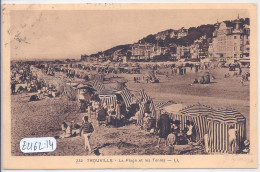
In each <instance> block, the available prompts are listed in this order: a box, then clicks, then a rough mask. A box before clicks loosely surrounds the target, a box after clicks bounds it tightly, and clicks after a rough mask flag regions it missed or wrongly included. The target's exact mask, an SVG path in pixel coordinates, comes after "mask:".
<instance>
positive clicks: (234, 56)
mask: <svg viewBox="0 0 260 172" xmlns="http://www.w3.org/2000/svg"><path fill="white" fill-rule="evenodd" d="M249 36H250V29H249V25H247V24H244V25H243V24H242V22H241V21H240V19H239V18H238V19H236V20H234V21H226V22H221V23H217V24H216V25H215V31H214V33H213V39H212V43H210V45H209V49H208V50H209V57H211V58H216V59H217V60H219V61H223V62H234V61H238V60H239V59H245V58H249V51H250V48H249V45H250V42H249Z"/></svg>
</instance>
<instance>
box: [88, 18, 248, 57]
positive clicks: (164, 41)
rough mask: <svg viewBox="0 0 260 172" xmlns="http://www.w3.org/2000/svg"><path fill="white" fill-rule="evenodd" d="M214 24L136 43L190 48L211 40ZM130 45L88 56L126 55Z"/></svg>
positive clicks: (169, 32)
mask: <svg viewBox="0 0 260 172" xmlns="http://www.w3.org/2000/svg"><path fill="white" fill-rule="evenodd" d="M240 21H241V23H242V24H247V25H249V24H250V21H249V18H245V19H240ZM224 22H225V23H227V24H228V25H229V26H230V27H233V25H232V21H224ZM215 25H216V24H214V25H213V24H207V25H200V26H198V27H190V28H188V29H184V28H181V29H179V30H174V29H168V30H165V31H161V32H158V33H156V34H150V35H148V36H146V37H144V38H142V39H140V40H139V41H137V43H142V44H144V43H150V44H158V45H159V46H161V47H170V46H171V45H177V46H190V45H192V44H193V43H194V41H195V40H198V39H200V38H201V37H202V36H206V38H212V36H213V32H214V29H215ZM181 31H184V32H186V33H187V34H185V35H184V36H180V37H179V36H177V35H178V34H179V33H180V32H181ZM131 47H132V44H125V45H118V46H115V47H113V48H110V49H108V50H105V51H103V52H98V53H96V54H91V55H90V56H97V57H98V56H99V55H101V54H104V55H105V56H107V57H108V59H110V58H112V57H111V56H112V55H113V53H114V52H117V53H118V54H121V55H128V52H129V51H130V50H131Z"/></svg>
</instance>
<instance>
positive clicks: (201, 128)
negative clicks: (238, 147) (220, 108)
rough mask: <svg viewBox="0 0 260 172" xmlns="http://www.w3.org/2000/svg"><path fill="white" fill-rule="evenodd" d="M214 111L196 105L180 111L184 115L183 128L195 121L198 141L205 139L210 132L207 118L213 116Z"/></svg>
mask: <svg viewBox="0 0 260 172" xmlns="http://www.w3.org/2000/svg"><path fill="white" fill-rule="evenodd" d="M213 111H214V110H213V109H212V108H211V107H208V106H205V105H201V104H196V105H193V106H188V107H186V108H184V109H182V110H180V114H181V115H182V120H181V125H182V126H181V128H182V129H184V128H185V127H186V121H187V120H189V121H193V123H194V127H195V130H196V141H200V140H202V139H204V135H205V134H206V133H207V132H208V122H207V117H208V116H210V115H211V114H212V112H213Z"/></svg>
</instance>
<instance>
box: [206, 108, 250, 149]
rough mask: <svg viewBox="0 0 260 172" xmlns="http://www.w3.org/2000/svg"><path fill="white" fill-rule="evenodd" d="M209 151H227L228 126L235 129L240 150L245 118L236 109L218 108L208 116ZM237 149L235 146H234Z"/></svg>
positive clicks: (243, 135) (244, 133)
mask: <svg viewBox="0 0 260 172" xmlns="http://www.w3.org/2000/svg"><path fill="white" fill-rule="evenodd" d="M207 121H208V127H209V131H208V135H209V152H221V153H227V152H229V150H231V149H234V148H231V147H229V136H228V131H229V129H230V126H232V127H234V128H235V129H236V130H237V144H238V149H239V150H241V149H242V146H243V142H244V140H245V139H246V119H245V117H244V116H243V115H242V114H241V113H239V112H238V111H236V110H230V109H225V110H223V109H219V110H216V111H214V112H213V113H212V115H211V116H208V118H207ZM235 149H237V148H235Z"/></svg>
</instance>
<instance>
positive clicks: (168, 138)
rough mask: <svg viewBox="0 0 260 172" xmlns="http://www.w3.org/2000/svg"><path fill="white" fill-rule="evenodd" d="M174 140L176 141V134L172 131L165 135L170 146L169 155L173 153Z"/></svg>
mask: <svg viewBox="0 0 260 172" xmlns="http://www.w3.org/2000/svg"><path fill="white" fill-rule="evenodd" d="M175 142H176V135H175V134H174V132H172V133H170V134H169V135H168V137H167V144H168V146H169V148H170V155H173V153H174V144H175Z"/></svg>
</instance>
